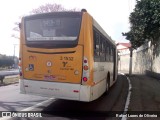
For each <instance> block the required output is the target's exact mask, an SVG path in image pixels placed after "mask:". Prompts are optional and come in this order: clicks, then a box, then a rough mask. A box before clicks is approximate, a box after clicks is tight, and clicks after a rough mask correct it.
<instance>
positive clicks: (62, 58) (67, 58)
mask: <svg viewBox="0 0 160 120" xmlns="http://www.w3.org/2000/svg"><path fill="white" fill-rule="evenodd" d="M60 60H68V61H73V57H63V56H61V57H60Z"/></svg>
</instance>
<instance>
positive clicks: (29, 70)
mask: <svg viewBox="0 0 160 120" xmlns="http://www.w3.org/2000/svg"><path fill="white" fill-rule="evenodd" d="M84 16H87V15H84V12H55V13H44V14H37V15H32V16H26V17H24V18H22V23H21V34H20V66H21V67H20V92H21V93H23V94H34V95H40V96H47V97H55V98H61V99H69V100H78V101H90V100H91V96H90V93H91V89H90V86H88V85H85V84H86V83H87V82H88V81H87V80H88V79H89V75H90V72H91V71H90V70H89V68H88V65H89V64H91V63H89V58H87V57H86V56H85V54H89V53H84V49H85V48H84V34H86V33H84V30H85V28H84V26H85V22H84V21H85V20H84V19H82V18H83V17H84ZM86 19H87V18H86ZM89 47H91V46H88V49H89V50H88V52H90V50H91V49H90V48H89ZM83 69H85V70H83ZM90 77H91V76H90ZM85 82H86V83H85Z"/></svg>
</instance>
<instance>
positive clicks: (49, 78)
mask: <svg viewBox="0 0 160 120" xmlns="http://www.w3.org/2000/svg"><path fill="white" fill-rule="evenodd" d="M55 78H56V77H55V76H53V75H46V76H44V79H45V80H55Z"/></svg>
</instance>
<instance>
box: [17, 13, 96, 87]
mask: <svg viewBox="0 0 160 120" xmlns="http://www.w3.org/2000/svg"><path fill="white" fill-rule="evenodd" d="M92 22H93V21H92V17H91V16H90V15H89V14H88V13H86V12H84V13H83V16H82V22H81V30H80V35H79V41H78V45H77V46H76V47H74V48H57V49H44V48H43V49H41V48H31V47H27V46H26V45H25V34H24V22H23V19H22V25H21V26H22V28H21V32H20V57H21V59H22V60H21V64H22V73H23V78H25V79H32V80H40V81H41V80H45V79H46V78H49V77H50V79H48V80H47V79H46V81H55V82H68V83H79V84H80V83H81V80H82V73H83V71H82V69H83V57H84V56H85V57H86V58H87V59H88V66H89V71H90V72H89V79H88V81H87V82H85V83H84V85H94V84H93V66H94V60H93V57H94V54H93V48H94V47H93V29H92V24H93V23H92ZM29 51H32V52H29ZM71 51H74V53H70V54H65V53H64V54H39V53H36V52H43V53H44V52H47V53H53V52H66V53H67V52H71ZM32 56H33V57H32ZM32 58H34V59H32ZM64 58H72V59H73V60H67V59H64ZM47 62H51V66H47ZM29 64H31V65H33V66H34V70H32V71H31V70H29V69H30V68H29ZM75 71H78V74H75V73H74V72H75Z"/></svg>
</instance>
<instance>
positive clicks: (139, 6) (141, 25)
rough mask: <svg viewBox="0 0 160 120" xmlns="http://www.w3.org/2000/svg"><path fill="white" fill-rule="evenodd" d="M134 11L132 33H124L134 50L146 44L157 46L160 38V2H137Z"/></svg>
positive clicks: (152, 0)
mask: <svg viewBox="0 0 160 120" xmlns="http://www.w3.org/2000/svg"><path fill="white" fill-rule="evenodd" d="M136 2H137V3H136V6H135V9H134V11H133V12H132V13H131V14H130V17H129V21H130V24H131V27H130V31H129V32H127V33H122V35H123V36H126V39H127V40H129V41H130V42H131V44H132V47H133V48H137V47H140V46H141V45H142V44H144V43H145V42H148V41H151V43H152V44H155V43H156V41H157V40H158V39H159V36H160V0H136Z"/></svg>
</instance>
